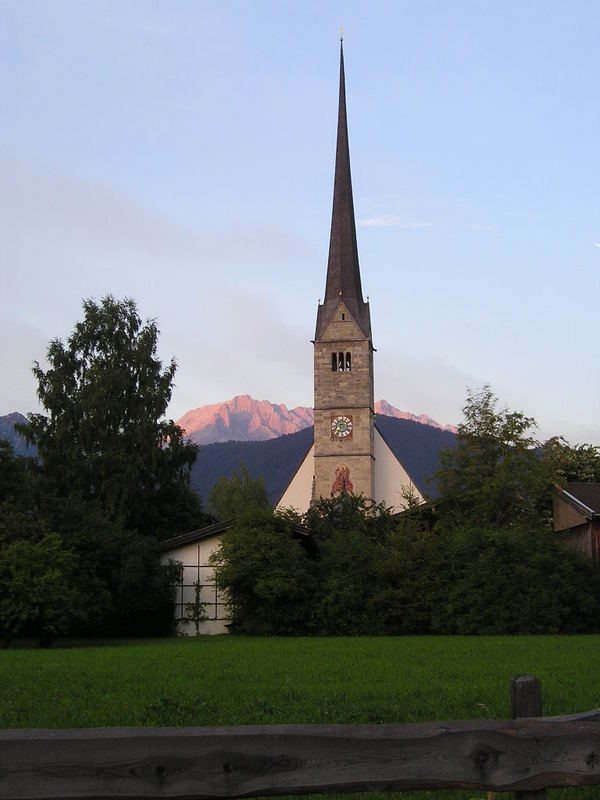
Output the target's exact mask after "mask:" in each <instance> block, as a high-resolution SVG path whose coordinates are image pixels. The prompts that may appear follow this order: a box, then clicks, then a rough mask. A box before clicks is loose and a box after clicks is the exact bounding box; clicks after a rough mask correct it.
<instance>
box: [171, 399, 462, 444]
mask: <svg viewBox="0 0 600 800" xmlns="http://www.w3.org/2000/svg"><path fill="white" fill-rule="evenodd" d="M375 413H376V414H381V415H383V416H387V417H394V418H396V419H406V420H411V421H412V422H418V423H420V424H422V425H429V426H430V427H432V428H438V429H439V430H443V431H449V432H451V433H456V428H455V427H454V426H453V425H442V424H440V423H439V422H437V421H436V420H434V419H432V418H431V417H429V416H427V415H426V414H420V415H416V414H412V413H411V412H410V411H401V410H400V409H398V408H396V407H395V406H393V405H391V403H388V401H387V400H378V401H377V402H376V403H375ZM177 424H178V425H180V426H181V427H182V428H183V429H184V430H185V432H186V435H187V436H188V437H189V439H191V441H193V442H195V443H196V444H199V445H203V444H213V443H215V442H230V441H237V442H251V441H266V440H267V439H276V438H278V437H279V436H284V435H286V434H290V433H296V432H298V431H301V430H304V429H305V428H308V427H310V426H311V425H312V424H313V410H312V408H308V407H307V406H296V408H292V409H288V408H287V406H286V405H284V404H283V403H281V404H278V403H271V402H269V401H268V400H255V399H254V398H253V397H250V395H247V394H244V395H237V396H236V397H233V398H232V399H231V400H225V401H224V402H222V403H213V404H212V405H206V406H200V407H199V408H195V409H192V410H191V411H188V412H187V413H186V414H184V415H183V416H182V417H181V418H180V419H178V420H177Z"/></svg>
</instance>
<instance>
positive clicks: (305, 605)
mask: <svg viewBox="0 0 600 800" xmlns="http://www.w3.org/2000/svg"><path fill="white" fill-rule="evenodd" d="M291 525H292V519H291V517H289V516H286V515H279V514H274V513H273V511H271V510H270V509H260V508H256V507H255V508H253V509H251V510H249V511H247V512H246V513H245V514H243V515H241V516H240V517H238V518H237V519H236V521H235V524H234V526H233V527H232V528H231V529H230V530H229V531H228V532H227V535H226V536H224V537H223V538H222V539H221V544H220V546H219V549H218V550H217V551H216V552H215V553H214V554H213V555H212V556H211V563H212V564H213V565H214V566H215V578H216V582H217V587H218V589H219V591H224V592H226V593H227V596H228V599H229V602H228V606H229V609H230V612H231V615H232V626H231V629H232V631H237V632H242V633H252V634H268V635H286V634H295V633H306V632H308V631H309V630H310V622H311V611H310V604H311V598H312V596H313V595H314V591H313V589H314V574H313V571H312V569H311V563H310V561H309V560H308V558H307V554H306V552H305V550H304V548H303V547H302V545H301V544H300V542H298V540H297V539H295V538H294V537H293V535H292V530H291Z"/></svg>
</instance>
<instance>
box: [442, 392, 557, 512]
mask: <svg viewBox="0 0 600 800" xmlns="http://www.w3.org/2000/svg"><path fill="white" fill-rule="evenodd" d="M497 406H498V399H497V398H496V396H495V395H494V394H493V392H492V390H491V389H490V387H489V386H487V385H486V386H484V387H483V388H482V389H481V390H480V391H479V392H473V391H471V390H469V392H468V395H467V401H466V404H465V406H464V408H463V414H464V421H463V422H462V423H461V424H460V425H459V426H458V435H457V440H456V446H455V447H452V448H449V449H448V450H445V451H442V452H441V453H440V469H439V471H438V473H437V476H436V477H437V480H438V486H439V491H440V503H439V513H440V519H443V520H445V521H446V522H447V523H449V524H454V523H455V522H457V521H460V522H461V524H464V523H466V522H468V521H476V522H478V523H482V524H490V525H496V526H503V525H507V524H512V523H514V522H516V521H517V520H520V521H525V520H537V519H539V516H540V513H541V511H542V508H543V505H544V503H546V504H547V498H548V497H549V494H548V486H549V473H548V470H547V468H546V466H545V464H544V462H543V460H542V459H541V458H540V456H539V453H538V450H537V447H538V443H537V442H536V440H535V439H534V438H533V436H532V435H531V431H532V430H533V429H534V428H535V427H536V422H535V420H534V419H533V417H527V416H526V415H525V414H523V413H522V412H520V411H511V410H509V409H508V408H502V409H498V407H497Z"/></svg>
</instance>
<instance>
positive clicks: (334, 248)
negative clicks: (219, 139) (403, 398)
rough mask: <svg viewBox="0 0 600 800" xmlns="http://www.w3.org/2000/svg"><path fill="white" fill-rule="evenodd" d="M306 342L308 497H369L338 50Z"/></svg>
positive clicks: (363, 313)
mask: <svg viewBox="0 0 600 800" xmlns="http://www.w3.org/2000/svg"><path fill="white" fill-rule="evenodd" d="M313 344H314V387H315V395H314V417H315V438H314V483H313V495H314V497H329V496H330V495H331V494H332V493H333V494H337V493H338V492H340V491H343V490H345V491H348V492H354V493H355V494H363V495H364V496H365V497H366V498H367V499H373V498H375V485H374V474H375V453H374V435H375V433H374V424H375V414H374V411H373V406H374V396H373V352H374V348H373V341H372V337H371V315H370V312H369V304H368V303H365V301H364V300H363V294H362V287H361V281H360V268H359V264H358V246H357V243H356V225H355V220H354V203H353V200H352V179H351V174H350V150H349V146H348V124H347V119H346V86H345V76H344V49H343V42H342V39H341V37H340V96H339V106H338V127H337V146H336V157H335V179H334V188H333V213H332V217H331V237H330V242H329V260H328V264H327V279H326V284H325V299H324V301H323V303H322V304H321V305H319V307H318V310H317V325H316V331H315V338H314V341H313Z"/></svg>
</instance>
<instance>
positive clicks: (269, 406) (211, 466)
mask: <svg viewBox="0 0 600 800" xmlns="http://www.w3.org/2000/svg"><path fill="white" fill-rule="evenodd" d="M375 409H376V411H377V417H376V420H377V427H378V428H379V431H380V433H381V434H382V436H383V437H384V438H385V440H386V441H387V442H388V444H389V445H390V447H391V448H392V450H393V451H394V452H395V453H396V454H397V456H398V457H399V458H400V460H401V461H402V463H403V465H404V467H405V468H406V469H407V471H408V474H409V475H410V476H411V478H412V480H413V481H414V482H415V484H416V485H417V486H418V487H419V489H421V491H422V492H423V493H424V494H426V495H428V496H430V497H434V496H435V495H436V487H435V481H433V480H432V476H433V474H434V473H435V472H436V470H437V468H438V453H439V451H440V450H441V449H442V448H446V447H452V446H453V444H454V442H455V439H456V429H455V428H454V427H453V426H451V425H441V424H439V423H438V422H436V421H435V420H432V419H431V418H430V417H427V416H426V415H420V416H416V415H414V414H411V413H410V412H407V411H400V410H399V409H397V408H395V407H394V406H392V405H390V404H389V403H388V402H387V401H386V400H380V401H379V402H378V403H376V404H375ZM26 421H27V420H26V418H25V417H24V416H23V414H19V413H18V412H14V413H12V414H7V415H6V416H4V417H0V439H8V441H10V443H11V444H12V446H13V448H14V451H15V453H16V454H17V455H22V456H24V455H30V456H32V455H35V448H33V447H31V446H28V445H27V443H26V442H25V441H24V440H23V439H22V438H21V437H20V436H19V435H18V434H17V432H16V431H15V429H14V426H15V424H17V423H23V422H26ZM312 423H313V415H312V409H311V408H307V407H305V406H298V407H296V408H293V409H291V410H290V409H288V408H287V407H286V406H285V405H282V404H279V405H278V404H276V403H270V402H268V401H267V400H254V399H253V398H251V397H249V396H248V395H239V396H237V397H234V398H233V399H232V400H227V401H225V402H223V403H216V404H213V405H208V406H201V407H199V408H196V409H194V410H192V411H188V413H187V414H184V415H183V417H181V419H179V420H178V424H179V425H181V427H182V428H184V429H185V431H186V436H187V437H188V438H189V439H190V440H191V441H193V442H195V443H196V444H198V445H199V448H198V458H197V459H196V463H195V464H194V467H193V469H192V475H191V484H192V488H193V489H194V491H196V492H198V493H199V494H200V495H201V497H202V498H203V500H204V505H205V506H206V505H207V500H208V497H209V495H210V491H211V489H212V487H213V486H214V485H215V483H216V482H217V481H218V479H219V478H220V477H221V476H225V477H229V476H231V475H232V474H233V472H234V471H235V470H236V469H237V468H238V467H239V465H240V463H241V462H243V463H244V464H245V465H246V467H247V468H248V471H249V472H250V474H251V475H253V476H258V475H262V476H263V477H264V479H265V486H266V489H267V492H268V495H269V498H270V500H271V502H273V503H276V502H277V500H278V499H279V498H280V497H281V495H282V494H283V491H284V490H285V488H286V486H287V484H288V483H289V481H290V480H291V478H292V476H293V474H294V472H295V471H296V469H297V468H298V466H299V464H300V462H301V460H302V458H303V457H304V456H305V455H306V453H307V452H308V450H309V448H310V446H311V444H312V441H313V427H312Z"/></svg>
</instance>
